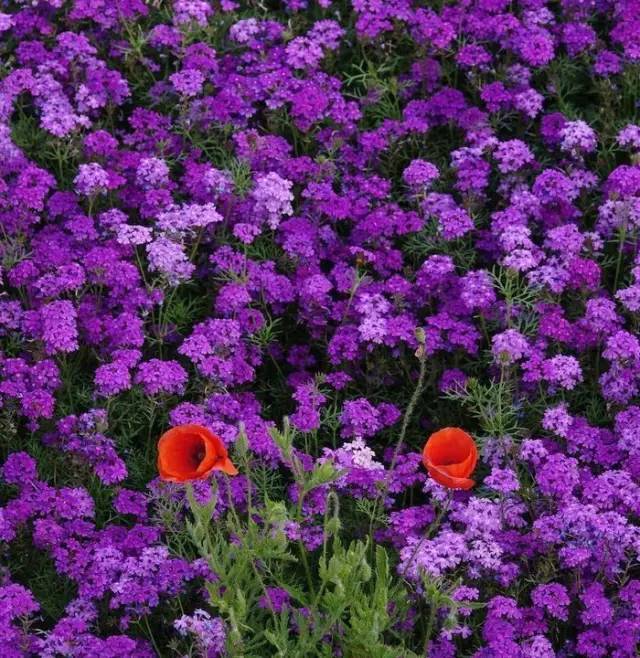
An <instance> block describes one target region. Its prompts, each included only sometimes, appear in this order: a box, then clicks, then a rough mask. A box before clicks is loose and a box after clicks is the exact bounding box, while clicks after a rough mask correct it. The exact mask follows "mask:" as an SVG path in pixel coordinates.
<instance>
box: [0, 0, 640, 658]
mask: <svg viewBox="0 0 640 658" xmlns="http://www.w3.org/2000/svg"><path fill="white" fill-rule="evenodd" d="M269 7H271V8H269ZM0 9H1V11H0V228H1V232H0V285H1V287H0V430H1V431H0V433H1V434H2V435H3V438H2V441H0V458H1V462H3V466H2V467H1V470H0V554H1V555H2V556H3V557H5V556H6V558H7V560H6V564H7V565H8V567H7V568H6V569H4V568H3V570H2V571H0V654H1V655H2V656H7V657H13V656H16V657H19V656H45V657H47V656H51V657H52V658H53V657H54V656H78V657H87V658H90V657H94V656H107V657H108V656H113V657H114V658H118V657H122V656H140V657H150V656H154V655H165V654H164V653H163V648H162V647H160V648H159V645H158V643H157V642H156V641H155V639H154V635H155V636H158V637H161V638H163V639H162V642H165V643H166V644H167V646H170V645H171V646H175V647H178V646H183V645H180V643H181V642H185V641H186V639H188V638H191V639H192V641H193V647H192V649H193V651H194V652H195V654H190V655H202V656H211V657H215V656H219V655H224V653H225V646H226V645H225V643H226V641H227V636H228V633H230V632H231V630H233V629H230V628H229V624H228V620H225V619H224V618H223V615H222V613H220V616H218V612H220V611H216V610H213V609H207V606H208V594H207V592H206V591H205V590H204V588H203V583H204V582H205V581H207V582H211V581H215V578H216V575H215V574H212V573H211V572H210V569H209V566H208V565H207V564H205V562H204V561H203V560H201V559H195V558H194V556H193V554H189V553H188V551H186V552H185V553H184V554H183V555H182V556H178V554H177V553H178V552H179V548H180V547H181V544H180V542H176V541H173V539H174V537H173V536H172V531H173V530H174V529H175V527H174V526H173V525H172V524H177V523H179V522H183V521H184V519H183V517H182V516H181V514H180V513H177V515H176V516H170V521H171V522H168V521H167V518H168V517H167V514H168V512H167V510H171V509H173V507H172V505H174V506H176V505H177V506H178V507H179V506H180V505H181V504H182V502H183V497H182V494H181V492H180V491H178V489H177V488H176V487H169V486H167V485H165V484H162V483H159V482H158V481H157V480H154V478H155V471H154V458H155V453H154V441H155V440H156V439H157V436H159V434H160V433H161V432H162V431H163V430H164V429H166V427H168V426H170V425H179V424H184V423H199V424H202V425H205V426H206V427H208V428H210V429H211V430H212V431H214V432H215V433H216V434H218V435H219V436H220V437H221V438H222V439H223V441H224V442H225V444H226V445H227V447H228V448H229V450H230V452H231V454H233V448H234V444H235V443H236V441H237V440H238V438H239V437H241V436H242V437H244V436H245V435H246V438H247V442H248V449H249V452H250V455H251V460H252V463H253V465H254V467H255V468H256V469H262V472H263V473H264V472H270V473H272V474H275V475H274V477H277V478H279V481H280V482H281V484H282V487H281V489H282V491H283V492H284V493H283V497H284V499H285V500H286V501H288V502H290V503H292V504H293V506H294V507H295V506H296V505H298V506H299V508H300V509H299V511H300V514H301V515H302V516H301V518H297V519H295V520H288V521H287V522H286V523H285V524H284V526H283V527H284V533H285V536H286V541H288V542H291V543H292V544H297V543H301V544H302V545H303V546H304V547H305V549H306V550H307V551H308V553H309V555H310V556H313V555H317V551H318V549H320V548H321V547H322V545H323V541H324V540H323V531H322V524H323V519H325V517H326V516H327V515H328V514H329V512H330V511H331V507H330V503H329V502H328V501H329V499H330V496H331V495H333V494H335V493H337V494H338V495H339V499H340V500H342V501H344V502H343V503H342V507H343V510H342V511H343V513H345V514H347V515H351V516H350V523H347V524H345V526H344V527H345V532H350V531H351V530H353V535H354V536H360V535H362V534H363V533H366V532H367V530H369V529H371V530H372V531H373V536H374V537H375V540H376V541H377V542H379V543H380V544H381V545H384V546H385V547H387V548H389V549H390V550H391V551H392V554H393V555H394V560H395V562H394V566H393V568H394V574H395V576H394V577H395V578H396V580H397V581H398V583H403V584H404V585H403V586H406V588H407V592H408V594H407V597H408V601H409V610H408V612H407V613H406V618H405V619H403V620H402V622H401V623H399V625H398V626H397V628H396V631H395V632H396V633H400V634H404V637H405V638H406V646H407V647H413V649H414V650H415V648H416V646H418V645H419V646H420V648H419V650H422V646H423V645H424V646H425V648H426V650H427V651H428V655H429V656H431V657H432V658H454V657H455V656H470V657H472V658H553V657H555V656H557V657H560V658H569V657H570V656H585V657H587V658H606V657H613V658H625V657H632V656H636V655H637V651H638V647H639V646H640V522H639V519H640V338H639V336H638V329H639V327H640V254H639V252H638V235H639V232H640V109H639V108H638V103H637V94H638V88H639V83H638V80H639V76H640V2H638V0H615V1H614V0H593V1H591V2H583V1H581V0H560V2H553V3H552V2H548V0H521V1H519V2H507V1H506V0H473V1H471V0H453V1H452V2H447V3H424V2H419V1H418V0H282V2H273V3H255V2H243V1H240V0H215V1H214V0H172V1H169V2H158V3H149V2H143V1H142V0H112V1H111V2H106V1H105V0H36V1H35V2H23V1H22V0H10V1H9V2H8V3H7V2H4V3H2V4H1V5H0ZM422 360H423V361H424V364H425V366H426V374H425V372H423V373H420V365H421V361H422ZM416 387H418V391H419V393H420V397H419V400H418V404H417V406H416V408H415V409H412V410H411V411H412V414H410V415H407V406H408V402H409V400H410V398H411V396H412V394H413V392H414V390H415V389H416ZM283 416H287V417H288V418H289V419H290V422H291V426H292V427H293V428H294V429H295V430H296V431H297V433H298V437H301V438H299V439H298V440H297V441H296V445H295V451H296V463H299V464H302V465H303V469H304V470H305V471H306V472H312V471H313V469H314V468H315V467H318V466H319V465H322V464H326V463H330V464H332V465H333V466H334V467H335V468H336V469H338V470H339V477H337V478H336V479H335V480H334V481H333V482H332V483H331V484H330V485H329V484H325V485H322V486H319V487H317V488H315V489H314V490H313V492H311V493H309V492H307V491H303V490H302V488H301V487H300V485H299V483H298V482H297V481H296V480H295V478H294V477H293V475H292V470H293V469H292V462H291V460H290V459H288V458H287V456H286V455H284V454H283V452H282V450H281V449H280V448H279V446H278V445H277V444H276V442H275V440H274V435H273V429H274V428H275V427H277V426H279V425H280V424H281V422H282V418H283ZM403 425H404V429H402V428H403ZM447 425H456V426H461V427H465V428H466V429H467V431H469V432H471V433H472V434H473V435H474V437H475V438H476V441H477V443H478V445H479V447H480V452H481V459H480V464H479V466H478V469H477V472H476V474H475V475H474V478H475V479H476V481H477V485H476V487H475V488H474V489H472V490H470V491H468V492H455V493H451V492H447V491H446V490H445V489H444V488H443V487H441V486H440V485H438V484H436V483H435V482H434V481H433V480H431V479H430V478H429V477H428V475H427V473H426V471H425V470H424V469H423V467H422V465H421V454H420V451H421V448H422V445H423V443H424V440H425V438H426V437H427V436H428V434H429V432H430V431H432V430H435V429H438V428H439V427H443V426H447ZM405 430H406V431H405ZM401 431H402V432H403V434H400V432H401ZM398 436H404V438H405V440H404V442H403V443H402V445H400V446H397V445H396V443H397V439H398ZM220 486H221V487H226V490H225V495H220V496H219V498H218V500H217V507H216V509H215V510H214V511H213V517H214V519H221V518H223V517H224V515H225V513H226V512H227V510H228V509H229V506H230V505H231V501H233V503H234V504H235V505H237V506H238V508H239V509H240V510H242V509H246V504H247V498H248V496H249V494H250V493H251V492H252V490H253V489H254V488H256V487H257V486H258V485H257V484H256V483H252V480H251V476H250V474H248V473H242V474H241V475H240V476H239V477H238V478H236V479H234V480H233V481H232V482H229V483H226V481H225V480H223V479H222V478H220ZM195 493H196V495H197V496H200V498H201V499H202V500H207V496H208V493H209V488H208V483H206V482H205V483H198V484H197V485H196V487H195ZM372 501H375V503H374V505H377V504H378V501H380V508H381V510H378V509H377V510H376V511H378V512H381V514H382V515H383V516H382V518H379V516H376V515H373V514H372V515H371V518H370V519H367V520H366V522H363V521H362V518H361V517H360V516H358V515H359V514H360V513H361V511H362V509H365V508H366V504H367V503H372ZM163 512H164V515H163ZM180 519H182V521H180ZM230 541H233V538H231V539H230ZM24 551H27V554H28V555H32V556H38V559H40V560H45V561H46V562H47V564H49V565H50V572H51V574H52V575H51V578H54V577H55V579H56V580H58V581H60V582H63V583H66V584H67V585H69V587H70V590H71V591H72V594H68V593H67V594H66V595H65V597H63V598H64V601H63V605H62V607H61V609H57V610H56V609H55V607H52V606H48V605H45V604H46V601H43V600H39V599H40V596H39V595H46V592H45V593H41V592H39V591H38V588H37V586H36V585H37V582H36V579H34V578H33V574H29V573H28V572H26V571H25V569H24V568H22V567H20V557H19V556H20V554H21V553H24ZM47 573H49V572H47ZM432 582H438V583H455V584H456V585H455V591H454V593H453V600H454V601H458V602H459V605H460V606H461V607H460V608H459V611H458V614H457V616H456V618H455V620H454V621H452V620H451V619H450V618H449V617H448V616H447V614H446V611H445V610H443V609H435V611H434V615H433V620H434V621H433V624H432V625H430V626H429V630H430V631H432V635H431V636H427V638H426V641H424V640H420V641H417V640H416V638H417V637H419V635H420V633H421V632H423V630H424V629H423V626H422V624H421V622H420V616H421V615H422V614H424V611H425V609H428V597H427V592H428V584H429V583H432ZM268 584H269V587H268V588H267V590H266V591H267V594H265V595H263V596H262V598H261V599H260V601H261V603H260V605H259V606H258V607H259V609H260V610H261V611H263V613H264V614H267V613H269V612H270V611H273V609H274V608H277V610H275V612H277V613H278V614H280V613H281V611H282V610H283V609H284V610H290V609H293V608H295V606H296V605H297V604H296V602H295V600H293V599H291V598H290V594H289V593H287V592H286V591H284V590H283V589H281V588H278V587H276V586H275V585H276V583H268ZM177 600H179V601H180V607H177V606H176V605H173V604H175V602H176V601H177ZM183 601H184V602H185V606H184V607H183V606H182V602H183ZM433 605H434V604H433V602H431V606H433ZM466 605H468V607H466ZM425 606H427V607H425ZM304 614H305V613H304V609H303V607H302V606H300V610H298V615H299V617H298V621H297V622H296V623H293V622H292V633H295V632H297V631H299V630H300V628H301V627H302V623H301V622H300V619H302V618H303V617H304ZM150 620H151V626H152V627H153V629H152V630H149V629H150V628H151V626H149V621H150ZM330 631H331V633H336V634H339V633H340V627H339V624H337V625H336V627H335V628H332V629H330ZM171 643H173V644H171ZM176 651H178V649H176ZM166 655H169V654H168V653H167V654H166ZM171 655H178V654H177V653H176V654H171ZM234 655H235V654H234ZM264 655H266V654H264ZM318 655H320V654H318ZM323 655H324V654H323ZM354 655H355V654H354ZM372 655H373V654H372ZM376 655H377V654H376ZM380 655H388V654H380ZM407 655H409V654H407ZM410 655H416V654H410ZM422 655H424V652H423V653H422Z"/></svg>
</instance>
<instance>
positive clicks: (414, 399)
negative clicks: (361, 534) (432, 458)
mask: <svg viewBox="0 0 640 658" xmlns="http://www.w3.org/2000/svg"><path fill="white" fill-rule="evenodd" d="M418 358H419V359H420V373H419V375H418V383H417V384H416V388H415V390H414V391H413V395H412V396H411V399H410V400H409V404H408V405H407V409H406V411H405V412H404V418H403V419H402V426H401V427H400V434H399V435H398V441H397V442H396V446H395V448H394V450H393V457H392V459H391V464H390V465H389V471H388V472H387V476H386V478H385V479H384V482H383V484H382V487H381V489H380V491H379V492H378V495H377V496H376V498H375V500H374V502H373V510H372V512H371V517H370V519H369V538H370V541H371V546H374V545H375V542H374V541H373V524H374V521H375V518H376V514H377V512H378V504H379V502H380V499H381V497H382V496H383V495H384V493H385V492H386V491H387V489H388V487H389V480H390V479H391V477H392V475H393V469H394V468H395V465H396V461H397V459H398V455H399V454H400V449H401V448H402V444H403V443H404V439H405V437H406V435H407V429H408V428H409V423H410V421H411V418H412V416H413V412H414V411H415V408H416V405H417V404H418V400H419V399H420V396H421V395H422V390H423V388H424V379H425V376H426V374H427V356H426V354H425V351H424V341H422V342H421V343H420V346H419V347H418Z"/></svg>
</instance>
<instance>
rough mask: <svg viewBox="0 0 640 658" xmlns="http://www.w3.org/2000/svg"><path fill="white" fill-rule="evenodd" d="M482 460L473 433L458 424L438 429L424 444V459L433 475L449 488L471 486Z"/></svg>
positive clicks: (439, 482)
mask: <svg viewBox="0 0 640 658" xmlns="http://www.w3.org/2000/svg"><path fill="white" fill-rule="evenodd" d="M477 461H478V449H477V448H476V444H475V442H474V440H473V439H472V438H471V436H470V435H469V434H467V433H466V432H465V431H464V430H461V429H459V428H458V427H445V428H444V429H441V430H438V431H437V432H434V433H433V434H432V435H431V436H430V437H429V439H428V440H427V442H426V443H425V444H424V449H423V451H422V462H423V464H424V466H425V468H426V469H427V470H428V471H429V475H430V476H431V477H432V478H433V479H434V480H435V481H436V482H437V483H438V484H441V485H442V486H443V487H448V488H449V489H471V487H472V486H473V485H474V484H475V482H474V481H473V480H470V479H469V476H470V475H471V473H473V470H474V469H475V467H476V462H477Z"/></svg>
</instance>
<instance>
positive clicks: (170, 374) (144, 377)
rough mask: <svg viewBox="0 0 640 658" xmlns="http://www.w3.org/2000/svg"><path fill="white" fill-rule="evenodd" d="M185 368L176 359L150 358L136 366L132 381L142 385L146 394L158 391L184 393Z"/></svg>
mask: <svg viewBox="0 0 640 658" xmlns="http://www.w3.org/2000/svg"><path fill="white" fill-rule="evenodd" d="M187 379H188V377H187V373H186V371H185V369H184V368H183V367H182V366H181V365H180V364H179V363H177V362H176V361H161V360H160V359H151V360H150V361H144V362H143V363H141V364H140V365H139V366H138V369H137V371H136V374H135V377H134V380H133V381H134V383H135V384H139V385H141V386H142V388H143V390H144V392H145V393H146V394H147V395H158V393H174V394H178V395H180V394H182V393H184V387H185V385H186V383H187Z"/></svg>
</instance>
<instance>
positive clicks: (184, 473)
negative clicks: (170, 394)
mask: <svg viewBox="0 0 640 658" xmlns="http://www.w3.org/2000/svg"><path fill="white" fill-rule="evenodd" d="M158 471H159V472H160V477H161V478H162V479H163V480H168V481H169V482H187V481H189V480H201V479H203V478H205V477H207V475H209V473H211V472H212V471H222V472H223V473H226V474H227V475H237V474H238V470H237V469H236V467H235V466H234V465H233V464H232V463H231V460H230V459H229V456H228V455H227V449H226V448H225V447H224V443H222V440H221V439H220V437H219V436H216V435H215V434H213V432H210V431H209V430H208V429H207V428H206V427H202V425H179V426H178V427H172V428H171V429H170V430H169V431H167V432H165V433H164V434H163V435H162V436H161V437H160V440H159V441H158Z"/></svg>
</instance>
